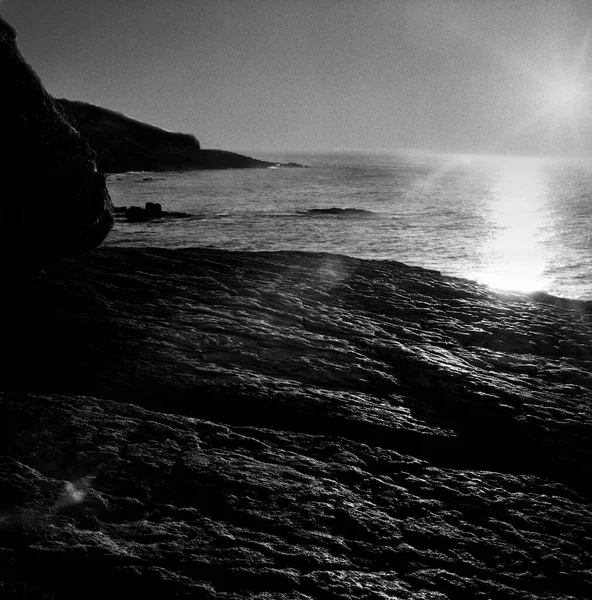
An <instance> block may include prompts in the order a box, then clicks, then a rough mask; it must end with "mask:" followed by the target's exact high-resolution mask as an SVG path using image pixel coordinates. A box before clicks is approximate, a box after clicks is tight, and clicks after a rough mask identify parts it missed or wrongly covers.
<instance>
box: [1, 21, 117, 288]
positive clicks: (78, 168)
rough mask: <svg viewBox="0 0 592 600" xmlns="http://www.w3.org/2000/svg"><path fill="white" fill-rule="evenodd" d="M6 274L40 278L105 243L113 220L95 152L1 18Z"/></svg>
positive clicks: (3, 205)
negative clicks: (63, 260) (68, 258)
mask: <svg viewBox="0 0 592 600" xmlns="http://www.w3.org/2000/svg"><path fill="white" fill-rule="evenodd" d="M0 78H1V79H2V93H1V95H0V131H1V132H2V133H1V135H2V137H1V139H0V144H2V159H1V160H0V175H1V177H0V189H1V193H2V198H3V203H2V212H1V214H0V240H1V241H0V245H1V249H2V255H3V257H4V260H3V262H4V265H3V272H2V276H3V278H4V277H7V276H8V277H10V278H13V277H19V278H21V277H24V278H25V279H27V278H29V277H34V276H35V275H36V273H38V271H39V270H40V269H43V268H46V267H49V266H51V265H53V264H54V263H55V262H56V261H57V260H59V259H60V258H61V257H63V256H66V255H71V254H76V253H79V252H81V251H84V250H87V249H89V248H93V247H95V246H97V245H99V244H100V243H101V241H102V240H103V239H104V238H105V236H106V235H107V233H108V232H109V230H110V229H111V227H112V225H113V215H112V210H111V209H112V206H111V200H110V198H109V194H108V192H107V188H106V187H105V178H104V177H103V176H102V175H100V174H99V173H97V172H96V168H95V163H94V153H93V152H92V151H91V150H90V148H89V147H88V145H87V144H86V142H85V141H83V140H82V139H81V137H80V135H79V134H78V132H77V131H75V129H74V128H73V127H72V126H71V125H70V123H69V122H68V121H67V119H66V118H65V116H64V115H63V113H62V111H61V109H59V108H58V107H57V106H56V105H55V103H54V101H53V99H52V98H51V97H50V96H49V95H48V94H47V92H46V91H45V90H44V89H43V86H42V84H41V82H40V81H39V78H38V77H37V76H36V74H35V73H34V72H33V70H32V69H31V68H30V67H29V66H28V65H27V64H26V62H25V61H24V59H23V57H22V56H21V54H20V52H19V51H18V48H17V46H16V34H15V32H14V30H13V29H12V28H11V27H10V25H8V24H7V23H6V22H5V21H4V20H2V19H1V18H0Z"/></svg>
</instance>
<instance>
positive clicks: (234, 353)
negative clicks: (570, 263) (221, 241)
mask: <svg viewBox="0 0 592 600" xmlns="http://www.w3.org/2000/svg"><path fill="white" fill-rule="evenodd" d="M54 276H55V279H54V281H53V282H51V283H49V284H48V285H47V286H45V287H44V288H43V289H42V290H40V291H39V294H40V295H39V297H38V298H37V299H34V300H32V301H31V304H30V305H28V306H22V307H21V310H22V311H23V314H25V315H27V319H18V318H17V319H15V323H17V324H18V325H17V329H18V331H17V332H16V333H15V336H14V339H8V340H7V338H6V335H5V337H4V339H5V340H7V341H5V343H6V344H8V347H10V348H11V354H10V356H9V358H8V361H6V360H5V363H4V365H3V366H4V369H5V374H4V375H3V378H2V385H3V388H4V390H5V391H4V393H1V394H0V490H1V495H0V560H1V561H2V569H1V570H0V581H2V582H3V586H4V587H0V591H1V592H2V594H3V596H2V597H7V598H22V597H29V598H60V599H62V598H74V597H76V598H79V597H80V593H81V590H80V587H79V586H77V585H74V584H73V583H72V578H71V573H72V572H75V573H76V577H77V579H78V580H82V581H88V582H91V585H92V592H93V594H95V595H102V597H114V598H116V597H120V596H121V590H125V593H126V594H127V593H128V592H127V591H128V590H130V589H132V590H133V591H134V596H136V597H148V596H150V597H153V596H157V597H160V598H171V597H188V598H210V599H220V600H222V599H224V600H229V599H231V598H232V599H233V600H239V599H247V598H249V599H253V598H261V599H263V598H274V599H275V598H277V599H282V598H283V599H286V600H287V599H296V598H298V599H302V600H304V599H311V600H312V599H322V598H332V599H343V600H350V599H352V598H360V599H362V598H402V599H408V600H420V599H421V600H427V599H429V600H436V599H437V600H445V599H459V598H462V599H473V598H495V599H496V600H497V599H507V600H509V599H512V600H515V599H517V598H520V599H524V600H534V599H537V598H540V599H543V598H557V599H559V598H570V599H572V600H575V599H578V600H589V599H590V598H591V597H592V579H591V578H590V565H592V503H591V499H592V479H591V478H590V464H592V446H591V444H590V439H592V418H591V417H592V414H591V407H592V377H591V373H592V351H591V350H590V339H592V316H591V314H590V305H589V304H584V303H578V302H573V303H569V304H567V305H566V306H565V307H563V306H561V303H560V302H554V299H553V298H551V297H549V296H546V297H545V298H544V301H545V302H544V303H541V302H538V301H535V300H532V299H531V298H529V297H527V296H519V295H510V294H508V295H500V294H495V293H493V292H491V291H489V290H488V289H486V288H484V287H482V286H479V285H477V284H474V283H471V282H468V281H464V280H460V279H454V278H448V277H443V276H441V275H440V274H438V273H436V272H434V271H426V270H422V269H419V268H412V267H408V266H406V265H402V264H399V263H395V262H387V261H364V260H358V259H352V258H348V257H345V256H337V255H330V254H312V253H289V252H278V253H264V252H259V253H243V252H224V251H221V250H205V249H204V250H198V249H191V250H189V249H188V250H177V251H173V250H161V249H147V250H139V249H116V248H111V249H99V250H96V251H94V252H91V253H88V254H86V255H85V256H84V257H82V259H81V260H80V261H63V262H62V263H61V264H60V265H59V266H58V268H57V269H56V271H55V273H54ZM66 282H67V284H66ZM91 282H92V283H91ZM56 339H60V340H61V341H62V344H61V346H59V347H58V348H56V344H55V340H56ZM23 363H24V364H26V365H28V366H29V367H30V368H29V369H28V371H27V373H26V376H25V377H23V376H22V375H20V374H19V373H20V372H22V369H21V370H18V369H16V368H14V365H15V364H16V365H18V364H23ZM25 391H27V392H28V393H27V394H25V393H24V392H25ZM0 585H2V584H0Z"/></svg>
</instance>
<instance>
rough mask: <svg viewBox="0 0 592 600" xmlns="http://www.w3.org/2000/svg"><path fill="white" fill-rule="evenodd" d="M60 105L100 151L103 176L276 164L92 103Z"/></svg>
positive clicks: (90, 142)
mask: <svg viewBox="0 0 592 600" xmlns="http://www.w3.org/2000/svg"><path fill="white" fill-rule="evenodd" d="M57 102H58V103H59V104H60V106H61V107H62V108H63V109H64V110H65V111H66V113H67V114H68V115H70V116H71V117H72V118H73V119H74V120H75V122H76V124H77V126H78V129H79V130H80V132H81V133H82V134H83V136H84V137H85V138H86V139H87V140H88V142H89V144H90V145H91V147H92V148H93V149H94V150H95V151H96V152H97V155H98V164H99V168H100V170H101V171H103V172H104V173H123V172H125V171H175V170H186V169H189V170H193V169H248V168H257V167H270V166H272V165H274V164H275V163H270V162H266V161H263V160H257V159H255V158H250V157H248V156H243V155H241V154H236V153H235V152H227V151H224V150H204V149H200V145H199V142H198V141H197V139H196V138H195V137H194V136H192V135H189V134H186V133H172V132H170V131H165V130H163V129H159V128H158V127H154V126H153V125H149V124H147V123H142V122H141V121H136V120H134V119H130V118H129V117H126V116H125V115H122V114H120V113H117V112H114V111H111V110H107V109H106V108H101V107H100V106H94V105H93V104H87V103H85V102H76V101H72V100H66V99H60V100H57ZM290 166H298V165H294V164H291V165H290Z"/></svg>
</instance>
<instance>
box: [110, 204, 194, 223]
mask: <svg viewBox="0 0 592 600" xmlns="http://www.w3.org/2000/svg"><path fill="white" fill-rule="evenodd" d="M115 215H116V216H122V217H125V218H127V220H128V221H151V220H152V219H164V218H174V219H185V218H189V217H192V216H193V215H191V214H189V213H184V212H174V211H168V210H162V205H161V204H160V203H159V202H146V206H145V207H144V208H142V207H141V206H117V207H115Z"/></svg>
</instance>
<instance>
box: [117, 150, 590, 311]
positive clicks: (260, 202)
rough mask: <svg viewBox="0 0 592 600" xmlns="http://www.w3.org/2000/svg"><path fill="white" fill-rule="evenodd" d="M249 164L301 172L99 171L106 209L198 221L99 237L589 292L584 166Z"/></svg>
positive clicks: (475, 161)
mask: <svg viewBox="0 0 592 600" xmlns="http://www.w3.org/2000/svg"><path fill="white" fill-rule="evenodd" d="M257 158H263V159H268V160H270V161H273V162H289V161H295V162H300V163H303V164H306V165H308V166H309V168H307V169H282V168H279V169H249V170H229V171H196V172H189V173H155V174H151V175H150V177H151V180H149V181H148V180H146V179H145V177H146V174H145V173H128V174H125V175H114V176H110V177H109V179H108V186H109V191H110V192H111V195H112V197H113V201H114V204H115V205H116V206H130V205H139V206H143V205H144V204H145V203H146V202H160V203H161V204H162V207H163V209H164V210H169V211H179V212H186V213H191V214H193V215H195V216H196V217H199V218H195V219H184V220H181V219H179V220H166V219H164V220H160V221H158V222H145V223H125V222H118V223H117V225H116V227H115V229H114V231H113V232H112V233H111V234H110V236H109V238H108V239H107V241H106V245H120V246H163V247H168V248H180V247H191V246H200V247H216V248H224V249H231V250H251V251H260V250H306V251H315V252H331V253H338V254H347V255H350V256H357V257H361V258H372V259H389V260H397V261H401V262H405V263H407V264H410V265H418V266H422V267H426V268H429V269H436V270H439V271H442V272H443V273H445V274H447V275H456V276H459V277H467V278H470V279H474V280H477V281H480V282H483V283H486V284H488V285H491V286H492V287H496V288H502V289H512V290H518V291H533V290H542V291H546V292H549V293H552V294H556V295H559V296H565V297H568V298H579V299H592V166H591V165H590V164H585V163H578V162H568V161H554V160H549V159H548V160H543V159H528V158H500V157H494V156H490V157H486V156H470V155H464V156H452V155H429V154H421V153H401V152H397V153H369V152H364V153H338V154H316V155H314V154H312V155H283V156H282V155H279V154H274V155H270V156H260V155H258V156H257Z"/></svg>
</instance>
